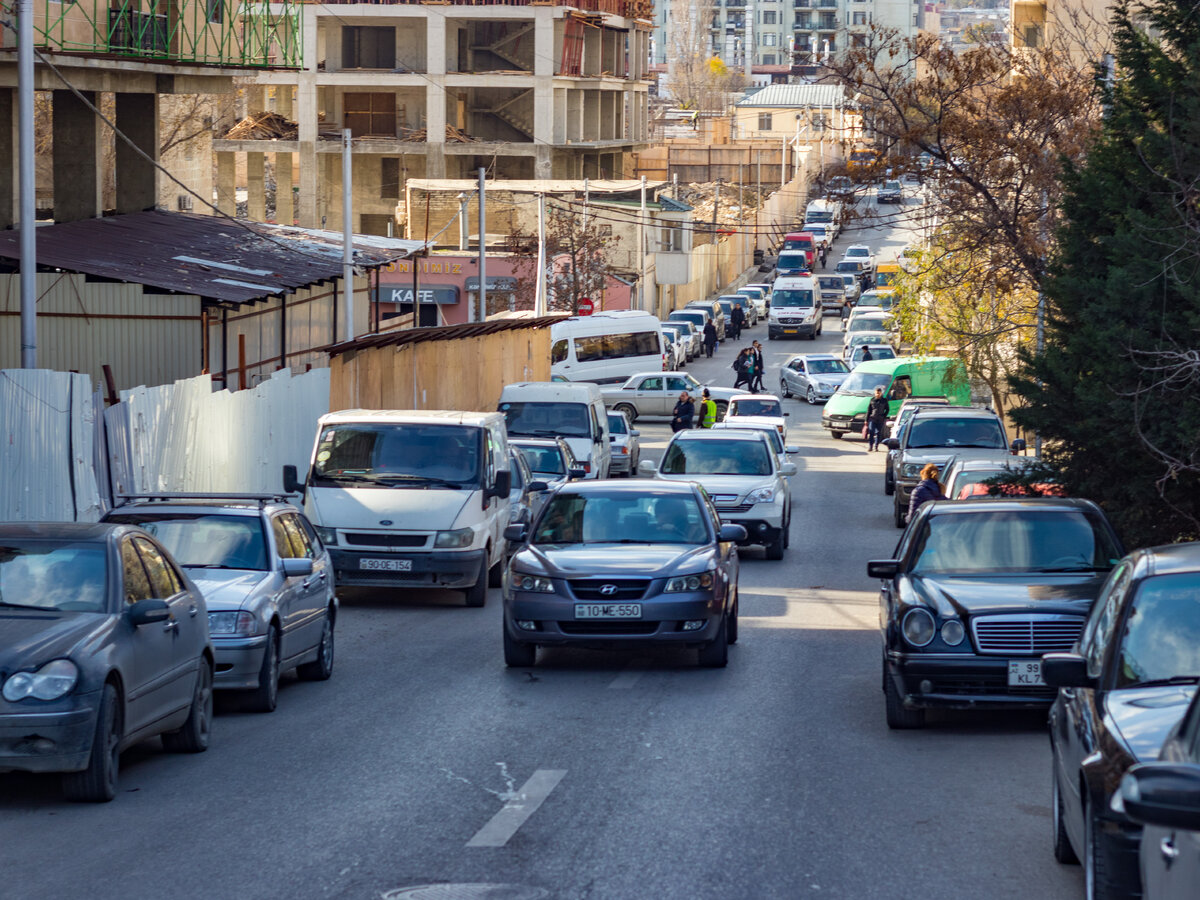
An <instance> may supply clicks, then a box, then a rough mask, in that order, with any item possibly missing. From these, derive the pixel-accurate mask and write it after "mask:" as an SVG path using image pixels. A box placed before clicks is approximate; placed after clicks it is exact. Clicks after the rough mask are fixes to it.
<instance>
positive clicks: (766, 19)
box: [762, 9, 778, 25]
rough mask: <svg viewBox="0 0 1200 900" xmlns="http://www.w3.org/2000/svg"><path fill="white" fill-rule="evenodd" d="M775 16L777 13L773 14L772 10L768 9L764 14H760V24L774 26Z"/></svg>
mask: <svg viewBox="0 0 1200 900" xmlns="http://www.w3.org/2000/svg"><path fill="white" fill-rule="evenodd" d="M777 15H778V13H777V12H775V10H773V9H769V10H767V11H766V12H764V13H763V14H762V23H763V24H764V25H774V24H775V17H776V16H777Z"/></svg>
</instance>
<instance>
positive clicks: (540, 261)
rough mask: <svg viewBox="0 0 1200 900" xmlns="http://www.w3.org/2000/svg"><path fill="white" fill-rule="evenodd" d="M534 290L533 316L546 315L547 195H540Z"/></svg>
mask: <svg viewBox="0 0 1200 900" xmlns="http://www.w3.org/2000/svg"><path fill="white" fill-rule="evenodd" d="M534 284H535V287H534V290H533V314H534V315H535V316H539V317H540V316H544V315H545V314H546V195H545V194H544V193H540V192H539V193H538V252H537V280H536V281H535V282H534Z"/></svg>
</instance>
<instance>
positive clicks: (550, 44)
mask: <svg viewBox="0 0 1200 900" xmlns="http://www.w3.org/2000/svg"><path fill="white" fill-rule="evenodd" d="M530 9H532V11H533V74H534V75H535V76H537V77H539V78H545V77H553V76H554V9H553V8H551V7H548V6H534V7H530Z"/></svg>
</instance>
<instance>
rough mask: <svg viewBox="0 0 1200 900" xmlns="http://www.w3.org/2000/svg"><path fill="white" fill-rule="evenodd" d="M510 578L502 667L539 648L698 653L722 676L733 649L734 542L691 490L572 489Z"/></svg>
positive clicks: (655, 486)
mask: <svg viewBox="0 0 1200 900" xmlns="http://www.w3.org/2000/svg"><path fill="white" fill-rule="evenodd" d="M504 536H505V537H506V538H507V539H508V540H510V541H514V542H520V544H521V546H520V548H519V549H518V550H517V552H516V553H515V554H514V555H513V558H512V561H511V562H510V563H509V567H508V570H507V572H506V575H505V579H504V662H505V663H506V664H507V665H509V666H522V667H525V666H532V665H533V664H534V663H535V662H536V659H537V648H538V647H563V646H575V647H588V648H599V649H611V648H618V649H635V648H643V647H646V646H670V647H677V648H695V649H698V650H699V651H700V655H699V661H700V664H701V665H702V666H709V667H722V666H724V665H726V663H727V661H728V649H729V645H730V644H735V643H737V639H738V568H739V561H738V552H737V543H736V542H737V541H744V540H745V539H746V529H745V528H743V527H742V526H741V525H722V524H721V520H720V518H719V517H718V516H717V510H716V508H715V507H714V506H713V504H712V501H711V500H710V499H709V498H708V496H707V495H706V494H705V493H704V490H703V489H702V488H701V487H700V486H699V485H697V484H695V483H693V482H662V481H630V482H627V483H624V484H616V483H614V482H611V481H581V482H571V483H568V484H565V485H563V486H562V487H561V488H559V489H558V490H557V491H556V492H555V493H554V494H553V496H552V497H551V498H550V499H549V500H548V501H547V503H546V505H545V506H544V507H543V508H542V511H541V513H540V514H539V516H538V518H537V520H536V521H535V522H534V523H533V526H532V527H531V528H527V527H526V526H524V525H513V526H510V527H509V528H508V529H507V530H506V531H505V534H504Z"/></svg>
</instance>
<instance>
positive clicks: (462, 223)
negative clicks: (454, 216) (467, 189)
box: [458, 194, 469, 251]
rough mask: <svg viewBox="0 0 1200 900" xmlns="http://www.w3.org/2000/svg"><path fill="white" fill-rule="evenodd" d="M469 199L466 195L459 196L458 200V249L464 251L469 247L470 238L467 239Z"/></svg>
mask: <svg viewBox="0 0 1200 900" xmlns="http://www.w3.org/2000/svg"><path fill="white" fill-rule="evenodd" d="M468 199H469V198H468V197H467V195H466V194H459V195H458V200H459V203H458V249H459V250H464V251H465V250H466V249H467V246H468V238H467V224H468V221H467V220H468V216H467V200H468Z"/></svg>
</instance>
